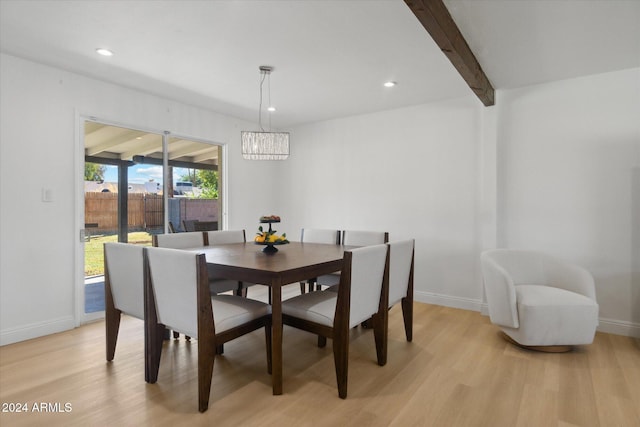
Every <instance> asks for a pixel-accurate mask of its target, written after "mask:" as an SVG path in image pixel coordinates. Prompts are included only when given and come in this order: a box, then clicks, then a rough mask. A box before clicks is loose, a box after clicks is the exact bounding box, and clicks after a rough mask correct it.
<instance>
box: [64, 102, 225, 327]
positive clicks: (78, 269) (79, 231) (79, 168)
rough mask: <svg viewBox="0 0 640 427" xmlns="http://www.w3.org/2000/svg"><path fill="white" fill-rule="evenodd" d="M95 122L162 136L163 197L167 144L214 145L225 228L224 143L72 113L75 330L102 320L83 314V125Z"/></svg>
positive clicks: (166, 219) (166, 202)
mask: <svg viewBox="0 0 640 427" xmlns="http://www.w3.org/2000/svg"><path fill="white" fill-rule="evenodd" d="M87 121H91V122H98V123H102V124H105V125H109V126H117V127H121V128H127V129H134V130H140V131H143V132H149V133H155V134H158V135H162V141H163V147H162V151H163V169H164V170H163V175H164V179H163V183H162V185H163V194H164V195H165V196H166V195H167V194H168V191H167V185H168V180H167V174H168V168H167V165H168V158H169V157H168V141H169V138H172V137H175V138H181V139H186V140H189V141H194V142H201V143H204V144H210V145H216V146H219V147H220V150H221V156H220V157H221V158H220V161H219V165H218V179H219V182H218V189H219V196H218V197H219V206H221V208H219V209H220V212H219V216H220V221H221V225H222V228H223V229H224V228H226V227H227V201H228V197H227V188H228V186H227V181H228V180H227V167H226V164H227V160H228V159H227V152H228V147H227V144H226V143H221V142H216V141H212V140H205V139H202V138H196V137H191V136H186V135H184V134H179V133H176V134H174V133H172V132H170V131H167V130H158V129H150V128H145V127H142V126H136V125H130V124H128V123H122V122H118V121H114V120H109V119H104V118H101V117H97V116H94V115H90V114H83V113H81V112H79V111H77V110H76V111H75V123H76V125H75V150H74V152H75V162H74V163H75V180H74V181H75V183H74V187H75V197H74V199H75V203H74V205H75V208H74V212H75V227H74V230H75V233H76V235H75V237H74V239H73V240H74V242H75V244H74V266H75V268H74V286H73V295H74V296H73V301H74V323H75V326H76V327H78V326H80V325H82V324H84V323H89V322H93V321H96V320H101V319H103V318H104V311H99V312H95V313H85V312H84V300H85V295H84V291H85V286H84V281H85V276H84V229H85V228H84V209H85V201H84V163H85V160H84V158H85V151H84V132H85V131H84V127H85V126H84V125H85V122H87ZM163 204H164V210H165V214H164V230H165V233H166V232H168V229H169V215H168V214H167V212H168V205H169V199H168V197H164V203H163Z"/></svg>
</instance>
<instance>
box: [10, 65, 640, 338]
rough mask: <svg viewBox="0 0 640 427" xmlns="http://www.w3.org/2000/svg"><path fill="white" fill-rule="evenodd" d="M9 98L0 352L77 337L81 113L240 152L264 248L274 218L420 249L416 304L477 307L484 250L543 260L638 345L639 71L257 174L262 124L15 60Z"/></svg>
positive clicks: (364, 137)
mask: <svg viewBox="0 0 640 427" xmlns="http://www.w3.org/2000/svg"><path fill="white" fill-rule="evenodd" d="M0 93H2V97H0V123H1V126H0V344H6V343H9V342H14V341H18V340H22V339H27V338H30V337H35V336H38V335H43V334H46V333H52V332H56V331H60V330H64V329H68V328H71V327H73V326H74V312H75V307H74V304H75V291H74V280H75V276H74V275H75V274H76V270H77V266H76V265H75V260H74V247H75V242H76V239H77V236H78V229H77V223H78V222H79V221H78V218H77V214H76V204H77V200H76V198H77V197H78V195H77V193H76V192H75V190H74V188H75V186H76V184H77V183H76V181H77V180H78V179H80V177H79V176H76V175H77V174H78V173H79V171H76V163H77V159H78V158H81V157H82V153H77V152H76V141H75V138H76V133H77V126H78V123H77V122H76V120H77V119H76V118H77V115H78V114H84V115H91V116H96V117H98V118H100V119H104V120H110V121H113V122H119V123H122V124H125V125H130V126H138V127H141V128H145V129H157V130H169V131H171V132H173V133H175V134H180V135H183V136H187V137H193V138H198V139H204V140H209V141H213V142H216V143H224V144H228V148H229V150H228V154H229V157H228V167H229V176H228V184H229V188H228V190H229V191H228V194H229V203H228V206H227V209H228V213H229V227H230V228H246V229H247V234H248V235H249V236H250V235H252V232H253V230H254V229H255V228H256V227H257V223H256V220H257V218H258V216H260V215H263V214H271V213H275V214H280V215H281V216H282V217H283V222H282V223H281V224H280V226H279V231H286V232H287V233H288V234H289V236H290V237H291V238H293V239H297V238H298V237H299V231H300V228H301V227H322V228H336V229H338V228H340V229H343V228H351V229H376V230H378V229H380V230H387V231H389V232H390V234H391V238H392V239H402V238H408V237H414V238H416V277H415V279H416V280H415V285H416V299H417V300H418V301H424V302H432V303H438V304H443V305H450V306H455V307H460V308H468V309H474V310H478V309H480V308H481V307H482V286H481V277H480V272H479V269H478V256H479V252H480V250H481V249H483V248H487V247H492V246H493V245H494V244H496V242H497V246H500V247H526V248H532V249H540V250H545V251H548V252H551V253H555V254H556V255H559V256H562V257H563V258H565V259H567V260H570V261H574V262H577V263H580V264H582V265H584V266H585V267H587V268H588V269H589V270H591V271H592V272H593V274H594V276H595V279H596V282H597V293H598V299H599V303H600V307H601V329H603V330H609V331H613V332H616V333H623V334H629V335H636V336H640V313H639V310H640V224H639V221H640V220H639V218H640V124H639V123H640V120H638V117H640V70H638V69H636V70H629V71H621V72H616V73H608V74H603V75H597V76H591V77H585V78H580V79H573V80H567V81H562V82H555V83H550V84H544V85H537V86H531V87H528V88H523V89H516V90H509V91H499V92H498V104H497V106H496V107H493V108H492V109H486V108H484V107H482V106H481V105H480V104H479V102H478V101H477V100H476V99H475V98H474V97H473V96H469V97H467V98H464V99H456V100H451V101H443V102H437V103H432V104H428V105H421V106H416V107H410V108H404V109H398V110H393V111H386V112H380V113H375V114H368V115H362V116H355V117H347V118H343V119H338V120H332V121H326V122H321V123H315V124H308V125H304V126H299V127H297V128H295V129H292V136H291V138H292V139H291V141H292V142H291V145H292V148H291V153H292V154H291V157H290V159H289V160H288V161H284V162H252V161H244V160H242V158H241V155H240V148H239V136H240V131H241V130H244V129H246V128H250V127H251V124H249V123H246V122H243V121H240V120H237V119H233V118H230V117H226V116H223V115H220V114H216V113H213V112H209V111H205V110H202V109H198V108H194V107H190V106H187V105H184V104H179V103H176V102H173V101H170V100H166V99H162V98H159V97H155V96H151V95H148V94H144V93H140V92H137V91H135V90H131V89H127V88H123V87H120V86H116V85H112V84H108V83H104V82H100V81H96V80H93V79H90V78H87V77H83V76H79V75H76V74H73V73H69V72H65V71H61V70H58V69H54V68H50V67H46V66H42V65H38V64H34V63H32V62H29V61H24V60H22V59H18V58H15V57H12V56H7V55H2V56H1V57H0ZM43 187H47V188H51V189H52V190H53V194H54V201H53V202H51V203H43V202H41V189H42V188H43ZM496 230H497V231H496ZM496 234H497V237H496Z"/></svg>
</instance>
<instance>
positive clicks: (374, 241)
mask: <svg viewBox="0 0 640 427" xmlns="http://www.w3.org/2000/svg"><path fill="white" fill-rule="evenodd" d="M388 241H389V233H388V232H386V231H367V230H342V237H341V239H340V243H341V244H342V245H344V246H371V245H380V244H383V243H387V242H388ZM339 283H340V272H339V271H336V272H335V273H331V274H325V275H322V276H320V277H318V278H317V283H316V287H317V288H318V289H319V288H321V287H322V286H327V287H329V289H330V290H333V291H335V290H337V285H338V284H339Z"/></svg>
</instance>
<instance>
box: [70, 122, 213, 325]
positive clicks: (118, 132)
mask: <svg viewBox="0 0 640 427" xmlns="http://www.w3.org/2000/svg"><path fill="white" fill-rule="evenodd" d="M165 157H166V160H165ZM220 158H221V147H220V146H218V145H214V144H210V143H206V142H202V141H193V140H190V139H184V138H179V137H175V136H171V135H170V134H169V133H167V132H165V133H162V132H148V131H142V130H136V129H131V128H125V127H121V126H114V125H110V124H105V123H100V122H97V121H92V120H87V121H85V123H84V177H83V188H84V191H83V196H84V233H82V234H83V235H82V237H81V244H82V245H83V247H84V249H83V252H84V283H83V285H82V289H83V292H82V295H83V297H82V301H81V304H82V305H83V311H82V312H83V316H82V317H83V319H82V320H81V321H82V322H86V321H90V320H93V319H97V318H101V317H102V316H104V257H103V244H104V243H105V242H116V241H117V242H128V243H133V244H140V245H151V240H152V236H153V235H154V234H158V233H164V232H169V231H175V232H181V231H185V230H186V227H188V226H191V225H192V224H194V223H199V225H201V226H202V225H204V224H206V225H207V227H208V228H209V229H217V228H218V227H219V224H220V212H221V208H222V207H221V206H220V203H219V201H220V197H219V196H220V194H219V188H220V187H219V186H218V168H219V166H220V165H219V159H220Z"/></svg>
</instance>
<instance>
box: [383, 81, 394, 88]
mask: <svg viewBox="0 0 640 427" xmlns="http://www.w3.org/2000/svg"><path fill="white" fill-rule="evenodd" d="M395 85H396V82H385V84H384V87H394V86H395Z"/></svg>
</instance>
